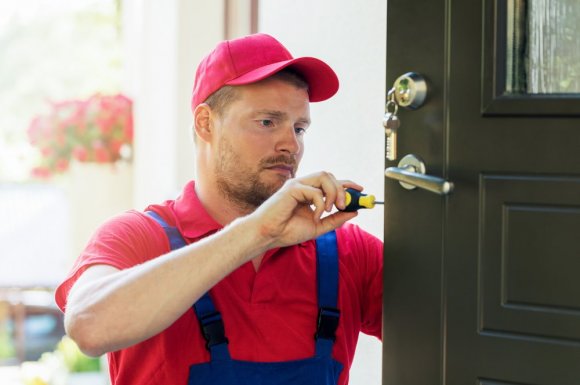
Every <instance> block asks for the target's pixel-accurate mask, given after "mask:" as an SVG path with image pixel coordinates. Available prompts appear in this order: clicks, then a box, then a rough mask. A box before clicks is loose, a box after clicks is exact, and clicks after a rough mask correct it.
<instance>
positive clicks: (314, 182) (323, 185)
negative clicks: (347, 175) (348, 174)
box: [297, 171, 363, 212]
mask: <svg viewBox="0 0 580 385" xmlns="http://www.w3.org/2000/svg"><path fill="white" fill-rule="evenodd" d="M297 181H298V182H299V183H303V184H306V185H310V186H312V187H317V188H319V189H320V190H321V191H322V193H323V196H324V202H325V204H324V210H326V211H327V212H330V211H331V210H332V206H336V207H337V208H338V209H339V210H344V208H345V207H346V194H345V189H346V188H354V189H355V190H358V191H362V190H363V187H362V186H361V185H359V184H357V183H355V182H353V181H351V180H345V179H343V180H337V179H336V178H335V177H334V175H333V174H332V173H330V172H326V171H322V172H319V173H315V174H310V175H307V176H305V177H302V178H299V179H297Z"/></svg>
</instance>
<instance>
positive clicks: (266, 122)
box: [259, 119, 274, 127]
mask: <svg viewBox="0 0 580 385" xmlns="http://www.w3.org/2000/svg"><path fill="white" fill-rule="evenodd" d="M259 122H260V125H262V126H264V127H274V121H273V120H271V119H261V120H260V121H259Z"/></svg>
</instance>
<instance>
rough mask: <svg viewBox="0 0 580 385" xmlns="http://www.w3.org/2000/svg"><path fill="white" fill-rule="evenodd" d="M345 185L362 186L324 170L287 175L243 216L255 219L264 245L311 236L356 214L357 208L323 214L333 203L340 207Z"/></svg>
mask: <svg viewBox="0 0 580 385" xmlns="http://www.w3.org/2000/svg"><path fill="white" fill-rule="evenodd" d="M346 188H354V189H356V190H362V187H361V186H360V185H358V184H356V183H354V182H352V181H348V180H337V179H336V178H335V177H334V175H332V174H331V173H328V172H319V173H315V174H311V175H307V176H305V177H301V178H295V179H290V180H288V181H287V182H286V183H285V184H284V186H282V188H280V190H278V191H277V192H276V193H275V194H274V195H272V197H270V198H269V199H268V200H267V201H266V202H264V203H263V204H262V205H261V206H260V207H259V208H258V209H257V210H256V211H255V212H254V213H252V214H251V215H250V216H249V217H247V219H249V220H252V221H255V223H256V226H257V230H258V233H259V236H261V237H263V240H264V242H266V243H267V246H266V248H267V249H270V248H274V247H283V246H289V245H294V244H298V243H301V242H304V241H307V240H309V239H314V238H316V237H318V236H319V235H322V234H324V233H326V232H328V231H331V230H334V229H335V228H337V227H339V226H341V225H342V224H343V223H345V222H346V221H348V220H350V219H352V218H354V217H356V216H357V212H342V211H337V212H334V213H331V214H329V215H326V216H324V217H323V214H324V213H325V212H327V213H330V212H331V211H332V209H333V206H335V207H337V208H339V209H344V207H345V191H344V190H345V189H346Z"/></svg>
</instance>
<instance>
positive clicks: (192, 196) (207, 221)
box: [173, 181, 223, 240]
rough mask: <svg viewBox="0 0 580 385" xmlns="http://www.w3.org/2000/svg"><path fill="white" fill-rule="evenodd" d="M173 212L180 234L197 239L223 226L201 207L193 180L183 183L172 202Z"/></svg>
mask: <svg viewBox="0 0 580 385" xmlns="http://www.w3.org/2000/svg"><path fill="white" fill-rule="evenodd" d="M173 212H174V213H175V218H176V219H177V227H178V228H179V231H180V232H181V234H182V235H183V236H184V237H186V238H189V239H191V240H197V239H199V238H202V237H204V236H206V235H208V234H209V233H213V232H216V231H218V230H220V229H222V228H223V226H222V225H220V224H219V223H217V222H216V221H215V219H213V218H212V217H211V216H210V215H209V214H208V212H207V211H206V210H205V207H203V204H202V203H201V201H200V200H199V198H198V196H197V194H196V192H195V182H194V181H191V182H189V183H188V184H186V185H185V187H184V188H183V192H182V193H181V195H180V196H179V197H178V198H177V199H176V200H175V201H174V203H173Z"/></svg>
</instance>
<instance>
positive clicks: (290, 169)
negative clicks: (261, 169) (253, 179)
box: [266, 164, 294, 177]
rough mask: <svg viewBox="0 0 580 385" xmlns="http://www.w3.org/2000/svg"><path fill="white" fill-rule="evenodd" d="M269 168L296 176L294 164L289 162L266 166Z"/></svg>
mask: <svg viewBox="0 0 580 385" xmlns="http://www.w3.org/2000/svg"><path fill="white" fill-rule="evenodd" d="M266 169H267V170H272V171H277V172H280V173H283V174H288V175H289V176H290V177H293V176H294V165H289V164H274V165H272V166H268V167H266Z"/></svg>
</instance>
